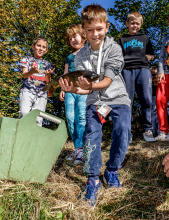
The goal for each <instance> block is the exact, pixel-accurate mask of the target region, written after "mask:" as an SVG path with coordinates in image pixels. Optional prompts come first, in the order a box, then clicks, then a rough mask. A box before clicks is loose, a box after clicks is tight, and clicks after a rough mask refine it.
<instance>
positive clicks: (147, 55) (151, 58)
mask: <svg viewBox="0 0 169 220" xmlns="http://www.w3.org/2000/svg"><path fill="white" fill-rule="evenodd" d="M146 57H147V59H148V61H150V60H151V61H153V60H154V59H155V56H154V55H150V54H146Z"/></svg>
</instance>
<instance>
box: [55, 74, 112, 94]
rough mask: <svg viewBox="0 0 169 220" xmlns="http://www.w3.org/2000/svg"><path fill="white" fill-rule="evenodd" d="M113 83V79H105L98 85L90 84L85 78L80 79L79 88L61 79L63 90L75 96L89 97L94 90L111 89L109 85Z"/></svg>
mask: <svg viewBox="0 0 169 220" xmlns="http://www.w3.org/2000/svg"><path fill="white" fill-rule="evenodd" d="M111 83H112V79H111V78H109V77H106V76H105V77H104V78H103V80H102V81H100V82H98V83H94V82H88V81H87V79H86V78H84V77H83V76H80V77H78V81H77V85H78V86H79V87H74V86H73V83H72V82H71V83H70V86H69V83H68V81H67V80H66V79H64V80H63V79H62V78H60V79H59V84H60V86H61V88H62V89H63V90H65V91H68V92H71V93H75V94H80V95H88V94H90V93H91V92H92V91H93V90H103V89H106V88H107V87H109V85H110V84H111Z"/></svg>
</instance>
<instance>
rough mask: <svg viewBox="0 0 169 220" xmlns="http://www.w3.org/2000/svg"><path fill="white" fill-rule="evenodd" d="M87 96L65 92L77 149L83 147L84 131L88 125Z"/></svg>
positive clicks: (66, 106) (70, 129) (70, 126)
mask: <svg viewBox="0 0 169 220" xmlns="http://www.w3.org/2000/svg"><path fill="white" fill-rule="evenodd" d="M86 98H87V95H77V94H73V93H69V92H66V94H65V109H66V118H67V122H68V127H69V132H70V135H71V138H72V140H73V143H74V146H75V148H76V149H77V148H78V147H83V132H84V130H85V125H86Z"/></svg>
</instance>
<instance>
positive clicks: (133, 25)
mask: <svg viewBox="0 0 169 220" xmlns="http://www.w3.org/2000/svg"><path fill="white" fill-rule="evenodd" d="M126 25H127V27H128V29H129V34H130V35H135V34H137V33H138V32H139V30H140V28H141V19H140V18H131V19H130V20H129V21H128V22H127V21H126Z"/></svg>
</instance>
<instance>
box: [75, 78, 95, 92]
mask: <svg viewBox="0 0 169 220" xmlns="http://www.w3.org/2000/svg"><path fill="white" fill-rule="evenodd" d="M77 85H78V86H79V87H80V88H81V89H84V90H92V82H88V81H87V79H86V78H84V77H83V76H80V77H78V81H77Z"/></svg>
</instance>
